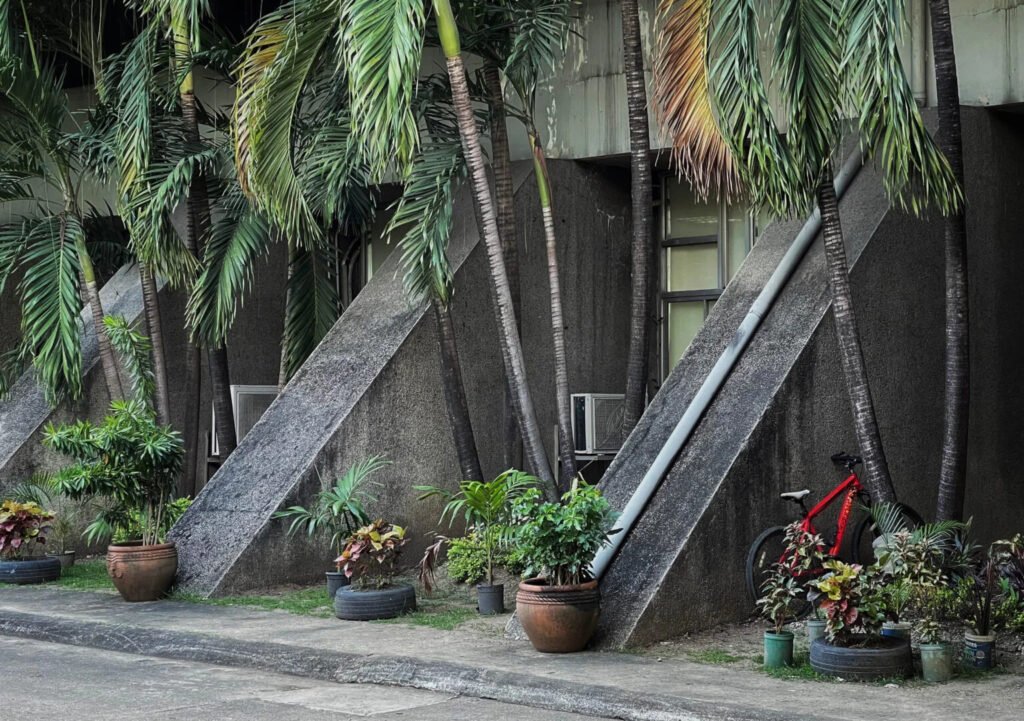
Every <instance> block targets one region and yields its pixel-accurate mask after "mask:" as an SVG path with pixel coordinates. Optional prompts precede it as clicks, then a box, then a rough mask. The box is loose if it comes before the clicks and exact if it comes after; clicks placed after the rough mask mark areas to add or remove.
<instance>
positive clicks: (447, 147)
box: [385, 140, 466, 304]
mask: <svg viewBox="0 0 1024 721" xmlns="http://www.w3.org/2000/svg"><path fill="white" fill-rule="evenodd" d="M465 175H466V162H465V159H464V157H463V155H462V146H461V144H460V143H459V141H458V140H453V141H451V142H448V143H432V144H428V145H424V146H423V147H422V148H421V150H420V153H419V155H418V156H417V158H416V160H415V161H414V162H413V164H412V168H411V170H410V173H409V176H408V177H407V178H406V181H405V188H404V191H403V193H402V197H401V198H400V199H399V200H398V203H397V206H396V208H395V213H394V215H393V216H392V217H391V221H390V222H389V223H388V226H387V229H386V230H385V235H386V237H388V239H389V242H391V241H392V240H394V239H395V238H396V237H398V236H399V235H400V236H401V241H400V242H401V244H402V262H403V263H404V264H405V286H406V289H407V290H408V292H409V294H410V295H411V296H413V297H414V298H415V299H417V300H419V299H422V298H424V297H428V296H431V295H434V296H437V297H438V299H440V300H441V302H442V303H445V304H447V303H448V299H449V296H450V295H451V287H452V271H451V265H450V263H449V262H448V238H449V234H450V232H451V222H452V195H453V191H454V186H455V183H456V182H457V181H458V180H459V179H461V178H464V177H465Z"/></svg>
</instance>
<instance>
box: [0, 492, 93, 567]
mask: <svg viewBox="0 0 1024 721" xmlns="http://www.w3.org/2000/svg"><path fill="white" fill-rule="evenodd" d="M11 498H12V499H14V500H15V501H19V502H21V503H36V504H38V505H39V506H42V507H43V508H46V509H48V510H49V511H50V512H51V513H52V514H53V520H52V521H51V522H50V535H49V536H48V539H49V540H50V541H52V542H53V544H54V546H55V547H56V548H55V549H54V550H55V551H56V552H57V553H64V552H66V551H68V550H69V545H70V541H71V538H72V537H73V536H74V535H75V534H76V533H78V532H80V531H81V528H82V526H84V525H85V521H84V518H83V517H84V510H85V509H84V506H83V504H82V503H78V502H75V501H73V500H71V499H70V498H68V497H67V496H64V495H63V494H61V493H60V492H59V491H58V489H57V485H56V479H55V478H54V476H52V475H51V474H47V473H39V474H36V475H34V476H32V478H30V479H29V480H27V481H22V482H21V483H19V484H17V485H16V486H15V487H14V488H12V489H11Z"/></svg>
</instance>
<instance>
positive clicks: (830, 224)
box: [818, 165, 896, 501]
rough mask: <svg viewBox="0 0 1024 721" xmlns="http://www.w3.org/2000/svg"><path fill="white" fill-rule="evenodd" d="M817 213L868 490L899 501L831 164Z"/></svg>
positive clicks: (823, 178) (879, 497)
mask: <svg viewBox="0 0 1024 721" xmlns="http://www.w3.org/2000/svg"><path fill="white" fill-rule="evenodd" d="M818 208H819V209H820V211H821V223H822V236H823V237H824V240H825V259H826V264H827V267H828V284H829V288H830V289H831V291H832V316H833V318H834V320H835V326H836V336H837V338H838V341H839V356H840V359H841V361H842V364H843V376H844V378H845V380H846V390H847V393H848V394H849V396H850V406H851V408H852V410H853V425H854V429H855V431H856V433H857V443H858V445H859V446H860V454H861V456H863V458H864V485H865V486H866V487H867V489H868V491H869V492H870V493H871V496H872V498H873V499H874V500H875V501H895V500H896V492H895V491H894V490H893V485H892V479H891V478H890V477H889V465H888V463H887V462H886V460H885V451H884V450H883V448H882V439H881V435H880V434H879V432H878V421H877V419H876V418H875V405H874V401H873V400H872V398H871V388H870V387H869V386H868V375H867V369H866V368H865V366H864V353H863V350H862V349H861V345H860V333H859V331H858V330H857V318H856V316H855V315H854V312H853V294H852V293H851V291H850V271H849V267H848V266H847V263H846V245H845V243H844V241H843V228H842V225H841V224H840V220H839V201H838V200H837V199H836V190H835V186H834V185H833V181H832V168H831V166H830V165H829V166H828V167H826V168H825V170H824V172H822V175H821V182H820V183H819V184H818Z"/></svg>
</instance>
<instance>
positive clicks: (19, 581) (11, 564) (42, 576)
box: [0, 556, 61, 586]
mask: <svg viewBox="0 0 1024 721" xmlns="http://www.w3.org/2000/svg"><path fill="white" fill-rule="evenodd" d="M60 569H61V564H60V559H58V558H56V557H54V556H47V557H45V558H27V559H23V560H12V561H0V583H13V584H15V585H18V586H24V585H28V584H31V583H49V582H50V581H56V580H57V579H58V578H60Z"/></svg>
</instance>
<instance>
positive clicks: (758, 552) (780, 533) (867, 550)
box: [746, 453, 922, 617]
mask: <svg viewBox="0 0 1024 721" xmlns="http://www.w3.org/2000/svg"><path fill="white" fill-rule="evenodd" d="M832 462H833V463H834V464H836V465H837V466H839V467H841V468H845V469H846V472H847V473H848V474H849V475H848V476H847V477H846V480H844V481H843V482H842V483H840V484H839V485H838V486H836V487H835V488H833V489H832V490H831V491H830V492H829V494H828V495H827V496H825V497H824V498H823V499H822V500H821V501H820V502H819V503H818V504H817V505H816V506H814V507H813V508H812V509H810V510H807V506H805V505H804V499H805V498H807V496H809V495H811V492H810V491H809V490H806V489H805V490H802V491H789V492H787V493H780V494H779V496H780V497H781V498H783V499H784V500H787V501H791V502H793V503H796V504H797V505H798V506H800V510H801V517H802V521H801V522H800V527H801V530H802V531H803V532H804V533H807V534H811V535H818V534H819V533H821V532H820V531H819V530H818V529H817V528H816V527H815V525H814V519H815V518H817V517H818V516H820V515H821V514H822V513H823V512H824V511H825V510H826V509H827V508H829V507H830V506H831V505H832V504H833V503H835V502H836V501H837V500H838V499H839V498H842V499H843V501H842V505H841V506H840V507H839V517H838V520H837V521H836V527H835V533H834V538H833V540H831V541H830V540H828V539H826V540H825V542H824V544H822V545H821V546H820V547H819V550H820V551H821V553H822V555H824V556H825V557H826V558H839V559H849V560H851V561H852V562H853V563H862V562H865V561H871V560H873V548H872V541H873V540H874V539H875V537H876V536H877V531H876V529H875V526H874V523H873V522H872V520H871V515H870V514H869V513H865V514H864V517H863V518H861V519H860V520H859V521H858V522H857V525H856V528H855V530H854V532H853V535H852V537H851V542H850V544H849V546H848V554H847V555H846V556H843V555H841V553H840V551H841V549H842V548H843V541H844V540H845V538H846V530H847V527H848V526H849V523H850V516H851V515H852V513H853V509H854V503H855V502H856V501H857V500H858V499H859V500H860V501H861V504H862V505H863V506H865V507H870V506H871V496H870V494H869V493H868V492H867V490H865V488H864V486H863V485H861V482H860V478H858V477H857V471H856V470H855V469H856V467H857V466H858V465H860V464H861V463H862V462H863V461H862V460H861V458H860V456H851V455H847V454H846V453H836V454H835V455H833V456H832ZM899 506H900V508H901V510H902V512H903V514H904V516H905V517H906V519H907V521H908V524H909V525H910V527H911V528H914V527H916V526H919V525H921V523H922V521H921V516H920V515H918V513H917V512H916V511H914V509H912V508H910V507H909V506H905V505H903V504H899ZM787 555H788V551H787V548H786V529H785V527H784V526H773V527H772V528H768V529H766V530H764V531H763V532H762V533H761V535H759V536H758V537H757V540H755V541H754V543H753V544H752V545H751V546H750V551H749V552H748V553H747V569H746V571H747V591H748V592H749V594H750V597H751V598H752V599H753V600H754V601H755V602H756V601H757V600H758V599H760V598H761V587H762V585H763V584H764V581H765V577H766V576H767V574H769V573H771V572H772V571H773V570H774V568H775V566H776V565H777V564H779V563H785V562H786V557H787ZM793 560H794V564H793V565H794V577H796V578H797V579H798V580H799V581H800V584H801V585H802V586H806V585H807V584H808V583H809V582H810V581H811V580H813V579H814V578H816V577H817V576H820V575H821V574H822V573H824V571H825V569H824V568H822V567H821V566H820V565H819V566H818V567H816V568H812V569H811V570H809V571H796V570H795V561H796V559H793ZM810 610H811V605H810V603H807V604H806V605H805V606H804V607H803V608H801V609H799V611H800V613H798V616H800V617H803V616H804V615H806V614H807V613H809V612H810Z"/></svg>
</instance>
